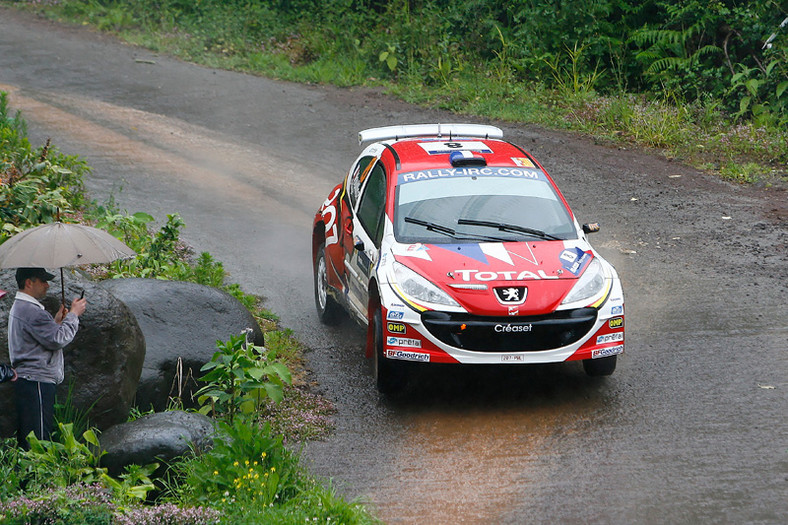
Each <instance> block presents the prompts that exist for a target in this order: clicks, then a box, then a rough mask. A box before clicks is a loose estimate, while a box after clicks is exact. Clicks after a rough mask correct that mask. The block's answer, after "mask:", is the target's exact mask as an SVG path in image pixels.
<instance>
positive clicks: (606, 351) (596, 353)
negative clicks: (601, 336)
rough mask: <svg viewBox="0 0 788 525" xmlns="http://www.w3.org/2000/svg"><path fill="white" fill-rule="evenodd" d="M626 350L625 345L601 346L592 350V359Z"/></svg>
mask: <svg viewBox="0 0 788 525" xmlns="http://www.w3.org/2000/svg"><path fill="white" fill-rule="evenodd" d="M623 351H624V345H618V346H611V347H609V348H600V349H599V350H593V351H592V352H591V359H599V358H601V357H610V356H613V355H618V354H620V353H622V352H623Z"/></svg>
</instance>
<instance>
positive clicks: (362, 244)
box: [353, 241, 364, 252]
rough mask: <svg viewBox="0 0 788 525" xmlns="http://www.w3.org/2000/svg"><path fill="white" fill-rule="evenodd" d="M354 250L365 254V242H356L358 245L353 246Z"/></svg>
mask: <svg viewBox="0 0 788 525" xmlns="http://www.w3.org/2000/svg"><path fill="white" fill-rule="evenodd" d="M353 248H355V249H356V250H358V251H360V252H363V251H364V241H356V243H355V244H354V245H353Z"/></svg>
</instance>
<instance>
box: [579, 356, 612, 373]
mask: <svg viewBox="0 0 788 525" xmlns="http://www.w3.org/2000/svg"><path fill="white" fill-rule="evenodd" d="M617 357H618V356H616V355H612V356H610V357H603V358H602V359H583V370H585V372H586V374H588V375H590V376H592V377H599V376H609V375H610V374H612V373H613V371H614V370H615V369H616V358H617Z"/></svg>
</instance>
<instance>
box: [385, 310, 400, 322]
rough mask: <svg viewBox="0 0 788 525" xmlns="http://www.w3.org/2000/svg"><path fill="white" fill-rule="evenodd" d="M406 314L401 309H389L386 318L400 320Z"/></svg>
mask: <svg viewBox="0 0 788 525" xmlns="http://www.w3.org/2000/svg"><path fill="white" fill-rule="evenodd" d="M404 316H405V312H403V311H401V310H389V311H388V313H387V314H386V319H393V320H394V321H399V320H401V319H402V318H403V317H404Z"/></svg>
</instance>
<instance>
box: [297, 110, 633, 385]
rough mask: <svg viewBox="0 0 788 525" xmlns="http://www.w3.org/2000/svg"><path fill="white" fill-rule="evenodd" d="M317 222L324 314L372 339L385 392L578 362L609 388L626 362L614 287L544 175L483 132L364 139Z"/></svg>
mask: <svg viewBox="0 0 788 525" xmlns="http://www.w3.org/2000/svg"><path fill="white" fill-rule="evenodd" d="M359 142H360V143H361V144H365V143H366V144H368V145H367V146H366V147H365V149H364V150H363V152H362V153H361V155H360V156H359V157H358V159H357V160H356V161H355V162H354V163H353V165H352V167H351V168H350V171H349V173H348V174H347V176H346V177H345V180H344V182H343V183H341V184H339V185H338V186H337V187H335V188H334V189H333V190H332V191H331V193H330V195H329V196H328V198H327V199H326V200H325V202H324V203H323V205H322V206H321V207H320V210H319V211H318V212H317V214H316V215H315V221H314V228H313V239H312V254H313V260H314V283H315V303H316V305H317V311H318V315H319V317H320V320H321V321H322V322H323V323H326V324H331V323H334V322H336V321H338V314H339V313H340V311H341V309H344V310H346V311H347V312H348V313H349V314H350V316H351V317H353V318H354V319H356V320H357V321H358V322H359V323H361V324H362V325H363V326H366V327H367V345H366V352H367V357H372V358H373V360H374V371H375V380H376V384H377V387H378V390H380V391H381V392H391V391H395V390H397V389H399V388H400V387H401V386H402V385H403V383H404V380H405V375H406V371H407V368H405V366H412V365H408V364H407V363H406V362H408V361H410V362H413V363H468V364H485V363H489V364H501V363H503V364H528V363H557V362H563V361H575V360H580V361H582V363H583V367H584V369H585V371H586V373H587V374H589V375H594V376H603V375H609V374H611V373H612V372H613V371H614V370H615V367H616V358H617V356H618V354H620V353H622V352H623V351H624V297H623V293H622V289H621V283H620V281H619V278H618V275H617V273H616V271H615V269H614V268H613V266H612V265H610V263H608V262H607V261H605V260H604V259H603V258H602V257H600V256H599V254H598V253H597V252H596V251H594V249H593V248H592V247H591V245H590V244H589V243H588V241H587V238H586V236H587V234H588V233H591V232H592V231H596V230H597V229H598V227H597V226H596V225H589V224H586V225H583V226H582V227H581V226H580V225H579V223H578V222H577V220H576V219H575V217H574V215H573V214H572V211H571V210H570V209H569V206H568V205H567V203H566V201H565V200H564V197H563V196H562V195H561V193H560V191H558V188H557V187H556V185H555V183H554V182H553V180H552V179H551V178H550V176H549V175H548V174H547V172H545V170H544V168H542V166H541V165H540V164H539V163H538V162H537V161H536V160H535V159H534V158H533V157H532V156H531V155H530V154H528V153H527V152H525V151H524V150H522V149H521V148H519V147H518V146H515V145H514V144H511V143H509V142H506V141H505V140H503V132H502V131H501V130H500V129H498V128H496V127H492V126H483V125H474V124H422V125H404V126H390V127H384V128H375V129H368V130H365V131H362V132H360V133H359Z"/></svg>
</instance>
